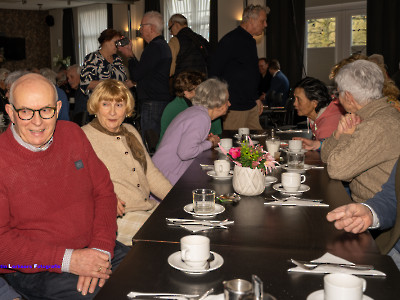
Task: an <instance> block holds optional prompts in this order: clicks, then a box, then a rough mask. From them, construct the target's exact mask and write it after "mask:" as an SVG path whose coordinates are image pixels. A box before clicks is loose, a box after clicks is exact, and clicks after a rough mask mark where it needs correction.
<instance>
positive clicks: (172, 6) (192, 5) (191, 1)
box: [164, 0, 210, 41]
mask: <svg viewBox="0 0 400 300" xmlns="http://www.w3.org/2000/svg"><path fill="white" fill-rule="evenodd" d="M173 14H182V15H184V16H185V17H186V19H187V20H188V26H189V27H190V28H191V29H192V30H193V31H194V32H196V33H198V34H200V35H202V36H203V37H204V38H206V39H207V40H209V31H210V0H164V20H165V25H164V32H165V34H164V35H165V38H166V40H167V41H169V40H170V39H171V35H170V34H169V31H168V25H167V24H168V20H169V18H170V17H171V16H172V15H173Z"/></svg>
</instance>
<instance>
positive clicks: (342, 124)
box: [333, 114, 361, 140]
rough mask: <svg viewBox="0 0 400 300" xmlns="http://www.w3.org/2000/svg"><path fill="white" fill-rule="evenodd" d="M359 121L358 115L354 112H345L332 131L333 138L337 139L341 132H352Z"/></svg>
mask: <svg viewBox="0 0 400 300" xmlns="http://www.w3.org/2000/svg"><path fill="white" fill-rule="evenodd" d="M360 123H361V118H360V116H358V115H356V114H346V115H344V116H342V117H341V118H340V120H339V124H338V127H337V129H336V131H335V132H334V134H333V135H334V137H335V139H337V140H338V139H339V137H340V136H341V135H342V134H353V133H354V131H355V130H356V127H357V125H358V124H360Z"/></svg>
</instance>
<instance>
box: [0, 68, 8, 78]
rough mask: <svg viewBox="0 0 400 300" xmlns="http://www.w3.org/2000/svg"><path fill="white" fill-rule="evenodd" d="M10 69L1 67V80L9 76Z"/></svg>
mask: <svg viewBox="0 0 400 300" xmlns="http://www.w3.org/2000/svg"><path fill="white" fill-rule="evenodd" d="M9 73H10V71H9V70H7V69H6V68H1V69H0V81H4V80H5V79H6V77H7V74H9Z"/></svg>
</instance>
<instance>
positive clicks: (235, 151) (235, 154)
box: [229, 147, 240, 159]
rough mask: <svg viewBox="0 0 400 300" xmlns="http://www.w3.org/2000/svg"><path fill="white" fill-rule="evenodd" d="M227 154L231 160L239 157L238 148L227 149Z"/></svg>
mask: <svg viewBox="0 0 400 300" xmlns="http://www.w3.org/2000/svg"><path fill="white" fill-rule="evenodd" d="M229 154H230V155H231V156H232V158H233V159H236V158H238V157H240V148H239V147H237V148H231V149H229Z"/></svg>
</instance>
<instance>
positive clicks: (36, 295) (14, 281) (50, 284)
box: [4, 241, 130, 300]
mask: <svg viewBox="0 0 400 300" xmlns="http://www.w3.org/2000/svg"><path fill="white" fill-rule="evenodd" d="M129 250H130V248H129V247H127V246H125V245H123V244H121V243H120V242H118V241H116V244H115V248H114V258H113V259H112V261H111V264H112V271H113V272H115V270H116V268H117V267H118V265H119V264H120V262H121V261H122V260H123V258H124V257H125V255H126V254H127V253H128V251H129ZM111 276H112V275H111ZM4 277H5V279H6V280H7V281H8V283H9V284H10V285H11V286H12V287H13V288H14V289H15V290H16V291H17V292H18V293H20V294H21V296H22V297H24V299H27V300H28V299H29V300H30V299H34V300H36V299H37V300H39V299H42V300H44V299H70V300H75V299H76V300H81V299H85V300H87V299H93V298H94V296H95V295H96V294H97V293H98V292H99V290H100V287H99V286H97V287H96V290H95V291H94V293H93V294H90V293H89V292H88V293H87V295H86V296H83V295H82V294H81V293H79V292H78V291H77V289H76V286H77V284H78V276H77V275H75V274H71V273H61V274H60V273H52V272H40V273H33V274H26V273H21V272H15V273H11V274H5V275H4Z"/></svg>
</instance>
